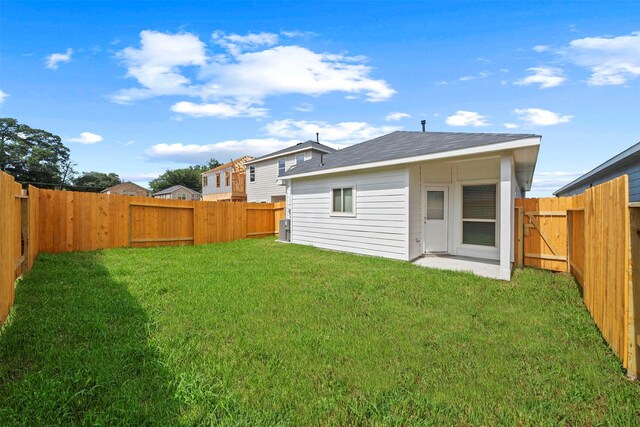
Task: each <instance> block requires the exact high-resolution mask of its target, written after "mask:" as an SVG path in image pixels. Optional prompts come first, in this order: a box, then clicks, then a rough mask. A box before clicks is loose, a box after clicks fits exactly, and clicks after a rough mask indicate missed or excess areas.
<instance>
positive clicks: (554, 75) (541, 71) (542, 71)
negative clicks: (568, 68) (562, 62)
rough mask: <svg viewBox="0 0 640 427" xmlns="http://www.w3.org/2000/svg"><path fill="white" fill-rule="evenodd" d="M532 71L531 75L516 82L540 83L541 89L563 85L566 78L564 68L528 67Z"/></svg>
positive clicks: (526, 83)
mask: <svg viewBox="0 0 640 427" xmlns="http://www.w3.org/2000/svg"><path fill="white" fill-rule="evenodd" d="M527 71H529V72H531V73H532V74H531V75H530V76H527V77H525V78H524V79H521V80H518V81H517V82H515V83H514V84H516V85H520V86H526V85H531V84H538V85H540V86H539V88H540V89H547V88H550V87H555V86H559V85H561V84H562V83H563V82H564V81H565V80H566V78H565V77H564V76H563V75H562V70H561V69H560V68H555V67H532V68H529V69H527Z"/></svg>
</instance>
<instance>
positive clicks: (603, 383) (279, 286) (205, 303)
mask: <svg viewBox="0 0 640 427" xmlns="http://www.w3.org/2000/svg"><path fill="white" fill-rule="evenodd" d="M639 414H640V387H638V385H636V384H630V383H628V382H627V381H626V380H625V378H624V375H623V371H622V368H621V366H620V363H619V361H618V360H617V359H616V358H615V357H614V356H613V355H612V353H611V351H610V350H609V348H608V347H607V346H606V345H605V344H604V343H603V341H602V338H601V337H600V335H599V333H598V331H597V329H596V328H595V326H594V324H593V321H592V320H591V318H590V317H589V315H588V314H587V312H586V310H585V308H584V305H583V303H582V301H581V298H580V294H579V289H578V288H577V286H576V284H575V282H574V280H573V279H572V278H571V277H569V276H566V275H557V274H552V273H548V272H542V271H536V270H521V271H517V272H516V274H515V275H514V278H513V281H512V282H510V283H506V282H500V281H495V280H490V279H484V278H480V277H476V276H473V275H470V274H465V273H455V272H446V271H437V270H429V269H425V268H420V267H415V266H413V265H410V264H408V263H404V262H397V261H390V260H385V259H379V258H372V257H363V256H356V255H349V254H343V253H337V252H329V251H323V250H319V249H315V248H311V247H302V246H296V245H287V244H280V243H278V242H275V241H274V240H273V238H265V239H256V240H244V241H236V242H231V243H225V244H216V245H204V246H185V247H166V248H153V249H116V250H107V251H98V252H84V253H72V254H60V255H41V256H40V258H39V259H38V262H37V263H36V266H35V268H34V269H33V270H32V271H31V272H30V273H28V274H27V276H26V277H25V278H24V279H23V280H22V281H21V282H20V283H19V285H18V288H17V294H16V305H15V307H14V310H13V312H12V314H11V316H10V318H9V321H8V323H7V324H6V325H5V327H4V329H3V331H2V333H1V334H0V425H32V424H153V425H180V424H186V425H193V424H232V425H278V424H280V425H308V424H381V423H383V424H423V425H438V424H463V425H464V424H471V425H494V424H503V425H513V424H524V425H527V424H530V425H558V424H567V425H575V424H615V425H633V424H638V422H639V421H638V420H639V418H638V417H639Z"/></svg>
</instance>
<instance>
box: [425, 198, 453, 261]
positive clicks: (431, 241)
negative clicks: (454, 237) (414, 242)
mask: <svg viewBox="0 0 640 427" xmlns="http://www.w3.org/2000/svg"><path fill="white" fill-rule="evenodd" d="M424 191H425V193H424V227H423V233H424V236H423V241H424V252H447V251H448V250H449V247H448V240H449V239H448V234H447V229H448V226H447V222H448V221H447V218H448V216H449V212H448V210H449V209H448V206H449V189H448V188H447V187H425V190H424Z"/></svg>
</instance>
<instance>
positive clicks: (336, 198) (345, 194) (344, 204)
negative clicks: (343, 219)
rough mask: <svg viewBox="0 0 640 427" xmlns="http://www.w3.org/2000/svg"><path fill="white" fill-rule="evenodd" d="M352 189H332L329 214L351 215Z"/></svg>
mask: <svg viewBox="0 0 640 427" xmlns="http://www.w3.org/2000/svg"><path fill="white" fill-rule="evenodd" d="M353 206H354V201H353V187H344V188H334V189H333V190H332V192H331V212H333V213H344V214H352V213H353Z"/></svg>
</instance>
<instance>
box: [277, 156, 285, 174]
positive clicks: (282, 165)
mask: <svg viewBox="0 0 640 427" xmlns="http://www.w3.org/2000/svg"><path fill="white" fill-rule="evenodd" d="M285 165H286V163H285V161H284V159H278V176H282V175H284V171H285V167H286V166H285Z"/></svg>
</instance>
